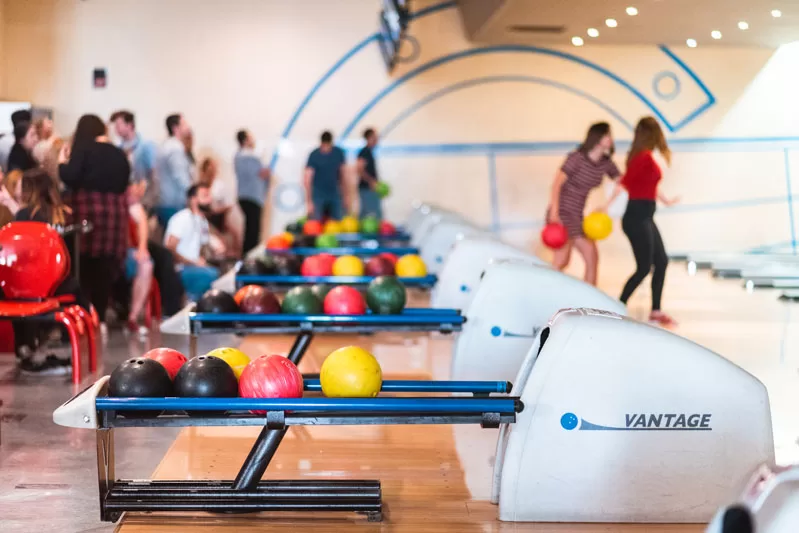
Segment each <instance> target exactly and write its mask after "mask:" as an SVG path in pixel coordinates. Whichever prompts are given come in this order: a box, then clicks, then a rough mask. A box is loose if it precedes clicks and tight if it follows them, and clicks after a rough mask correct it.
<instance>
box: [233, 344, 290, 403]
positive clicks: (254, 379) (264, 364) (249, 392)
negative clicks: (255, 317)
mask: <svg viewBox="0 0 799 533" xmlns="http://www.w3.org/2000/svg"><path fill="white" fill-rule="evenodd" d="M303 389H304V384H303V379H302V374H301V373H300V371H299V370H298V369H297V366H296V365H295V364H294V363H292V362H291V361H289V360H288V359H286V358H285V357H283V356H282V355H262V356H261V357H259V358H257V359H253V360H252V361H251V362H250V363H249V364H248V365H247V366H246V367H244V370H243V371H242V373H241V377H240V378H239V396H241V397H242V398H302V393H303ZM253 412H254V413H256V414H264V413H263V411H253Z"/></svg>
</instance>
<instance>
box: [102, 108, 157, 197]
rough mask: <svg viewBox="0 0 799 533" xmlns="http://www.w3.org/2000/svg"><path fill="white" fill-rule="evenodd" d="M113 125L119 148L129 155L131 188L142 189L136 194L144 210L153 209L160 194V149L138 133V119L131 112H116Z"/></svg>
mask: <svg viewBox="0 0 799 533" xmlns="http://www.w3.org/2000/svg"><path fill="white" fill-rule="evenodd" d="M111 124H113V125H114V133H115V134H116V136H117V138H118V139H119V143H118V144H117V147H119V148H121V149H122V151H123V152H125V154H127V156H128V159H129V161H130V166H131V167H132V169H133V170H132V172H133V173H132V175H131V186H132V187H135V188H138V189H140V190H139V191H136V192H135V193H134V194H135V195H136V196H137V197H139V198H140V199H141V201H140V202H139V203H141V205H142V206H143V207H144V208H146V209H151V208H153V207H154V206H155V203H156V195H157V192H158V189H157V184H156V183H155V165H156V158H157V155H158V148H157V147H156V145H155V143H153V142H151V141H147V140H145V139H143V138H142V136H141V135H140V134H139V133H138V132H137V131H136V117H135V115H134V114H133V113H131V112H130V111H126V110H120V111H116V112H114V113H113V114H112V115H111Z"/></svg>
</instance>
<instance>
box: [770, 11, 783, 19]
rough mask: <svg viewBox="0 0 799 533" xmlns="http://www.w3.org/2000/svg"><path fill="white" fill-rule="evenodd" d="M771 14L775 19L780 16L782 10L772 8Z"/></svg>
mask: <svg viewBox="0 0 799 533" xmlns="http://www.w3.org/2000/svg"><path fill="white" fill-rule="evenodd" d="M771 16H772V17H774V18H775V19H778V18H780V17H781V16H782V11H780V10H779V9H772V10H771Z"/></svg>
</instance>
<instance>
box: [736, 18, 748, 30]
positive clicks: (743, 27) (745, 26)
mask: <svg viewBox="0 0 799 533" xmlns="http://www.w3.org/2000/svg"><path fill="white" fill-rule="evenodd" d="M738 29H739V30H748V29H749V23H748V22H744V21H743V20H742V21H741V22H739V23H738Z"/></svg>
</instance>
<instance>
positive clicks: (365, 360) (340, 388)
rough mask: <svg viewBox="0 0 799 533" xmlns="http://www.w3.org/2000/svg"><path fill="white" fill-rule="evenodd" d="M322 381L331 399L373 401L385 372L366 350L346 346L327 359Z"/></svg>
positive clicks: (322, 371) (325, 391)
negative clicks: (365, 399) (364, 399)
mask: <svg viewBox="0 0 799 533" xmlns="http://www.w3.org/2000/svg"><path fill="white" fill-rule="evenodd" d="M319 380H320V381H321V383H322V393H323V394H324V395H325V396H327V397H328V398H374V397H375V396H377V394H378V393H379V392H380V388H381V387H382V386H383V371H382V369H381V368H380V364H379V363H378V362H377V359H375V357H374V356H373V355H372V354H370V353H369V352H367V351H366V350H364V349H363V348H359V347H358V346H345V347H344V348H339V349H338V350H336V351H335V352H333V353H331V354H330V355H328V356H327V358H326V359H325V361H324V362H323V363H322V370H321V372H320V373H319Z"/></svg>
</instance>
